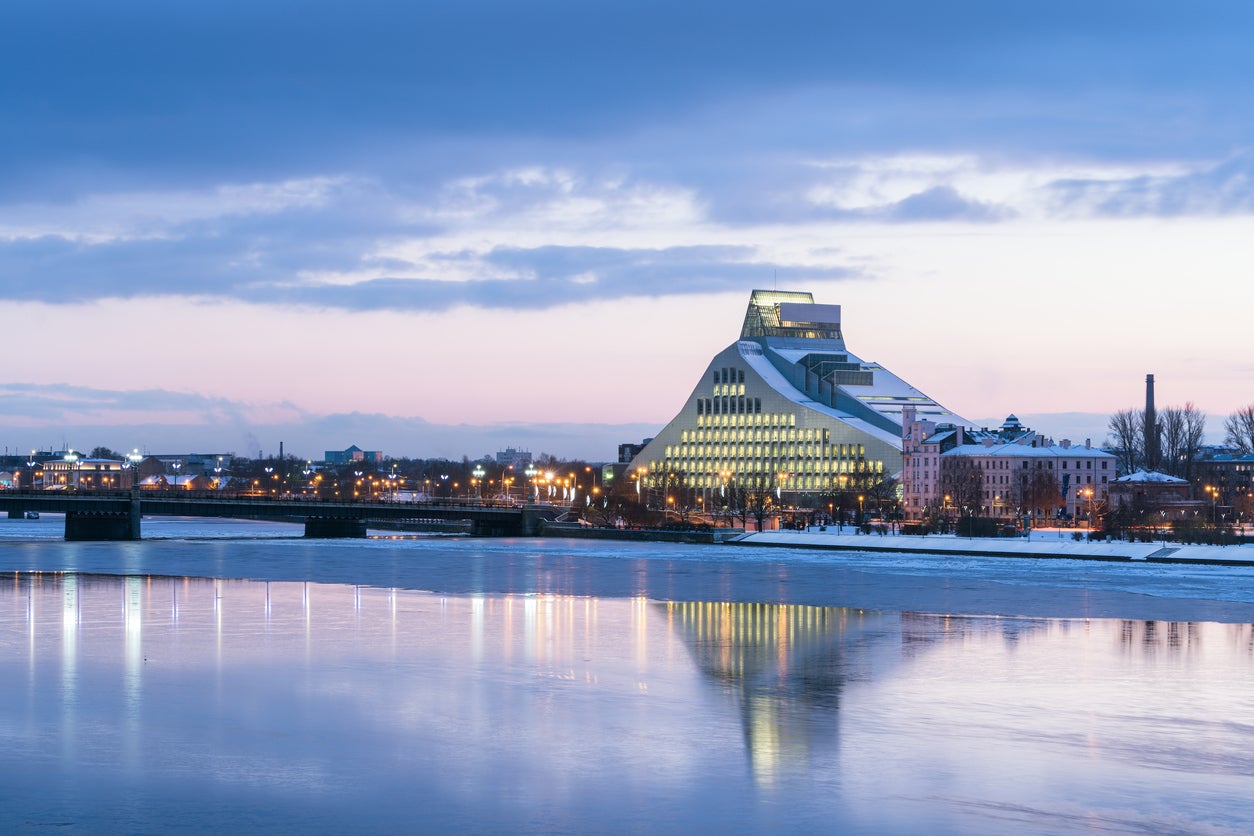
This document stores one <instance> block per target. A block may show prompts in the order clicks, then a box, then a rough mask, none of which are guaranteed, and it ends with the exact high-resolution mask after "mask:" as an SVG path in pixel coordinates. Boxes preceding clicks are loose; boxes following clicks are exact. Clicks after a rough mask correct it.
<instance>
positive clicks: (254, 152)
mask: <svg viewBox="0 0 1254 836" xmlns="http://www.w3.org/2000/svg"><path fill="white" fill-rule="evenodd" d="M1205 12H1206V13H1203V12H1202V11H1199V10H1198V9H1197V8H1179V9H1177V8H1175V7H1171V6H1165V7H1155V6H1145V5H1144V4H1131V3H1126V4H1125V3H1116V4H1108V5H1105V6H1103V7H1102V8H1098V9H1095V8H1092V7H1090V6H1088V5H1081V4H1079V3H1061V4H1053V5H1051V6H1050V7H1049V8H1047V9H1007V8H1005V7H1004V5H1002V4H992V3H973V4H968V5H966V6H964V7H963V8H961V9H954V8H938V7H935V6H933V5H930V4H923V3H917V4H906V5H899V6H894V7H892V8H870V9H867V8H857V7H848V6H845V5H842V4H816V3H803V2H786V3H783V4H772V6H771V7H770V8H769V10H768V9H766V7H759V6H757V5H755V4H726V3H720V4H718V5H715V4H707V3H695V4H688V5H686V6H685V7H684V8H682V9H675V8H669V7H665V6H662V5H651V4H639V3H633V4H612V3H610V4H598V5H597V6H596V7H595V8H593V7H586V6H583V5H579V4H568V3H560V2H557V3H551V4H546V5H542V6H538V7H530V8H526V9H524V8H521V7H517V6H514V5H512V4H506V3H495V2H482V3H465V4H457V5H456V6H455V7H449V8H443V7H441V8H436V7H427V6H424V5H421V4H419V5H411V4H401V3H387V2H373V3H372V2H367V3H364V4H356V5H354V6H353V7H352V11H351V13H350V12H349V11H348V9H347V7H343V8H341V7H339V6H338V5H337V4H330V3H322V4H319V3H315V4H299V5H298V4H288V3H269V4H266V5H265V6H264V8H261V9H257V8H252V7H250V6H248V5H246V4H234V3H227V4H224V5H220V6H216V7H214V8H213V9H208V8H195V7H185V6H179V7H173V8H151V7H148V6H144V5H140V4H134V3H123V4H121V5H120V6H114V7H110V8H108V9H102V8H97V7H96V6H94V5H92V4H87V3H76V2H70V3H67V4H60V5H58V6H57V7H55V8H52V7H42V6H39V5H30V6H28V7H24V8H22V9H19V10H17V11H15V12H13V13H12V15H11V17H12V20H11V23H12V30H11V31H13V32H15V33H17V34H18V35H19V37H16V38H13V39H12V43H11V44H10V45H9V47H8V48H7V49H6V50H4V51H3V53H0V66H3V68H4V70H5V72H4V74H3V76H4V78H5V79H6V81H5V82H0V83H4V84H5V85H6V88H7V92H8V95H7V96H6V101H7V102H10V103H11V104H10V107H9V113H8V115H7V116H6V120H5V124H4V125H3V126H0V143H3V148H4V150H5V153H4V155H2V156H0V183H3V186H0V276H3V279H0V293H2V294H3V298H4V302H5V310H6V311H8V313H9V316H8V317H7V318H6V326H7V330H8V334H7V337H8V341H9V344H10V346H12V347H13V348H11V350H10V357H11V358H12V359H11V361H10V364H9V367H8V370H7V373H6V374H5V375H4V376H3V377H2V378H0V398H3V403H4V407H3V409H2V410H0V430H2V431H3V432H2V433H0V435H2V436H3V441H0V445H4V446H6V447H11V448H12V449H13V450H14V451H19V450H22V451H24V450H27V449H31V448H38V449H49V448H52V449H57V448H59V447H62V446H73V447H76V448H79V449H90V448H91V447H93V446H96V445H104V446H111V447H114V448H115V449H130V448H132V447H140V448H146V449H149V450H171V449H216V450H231V451H235V452H238V453H239V454H240V455H249V456H251V455H255V454H257V453H258V452H264V453H267V454H269V453H275V452H277V450H278V446H279V442H280V441H283V442H285V445H286V449H287V450H288V451H290V452H292V453H294V454H296V455H302V456H305V457H309V456H311V455H314V454H320V453H321V452H322V451H323V450H326V449H334V448H337V447H338V448H343V447H346V446H348V445H349V444H354V443H355V444H358V445H360V446H362V447H366V448H369V449H380V450H383V451H384V452H385V453H387V454H389V455H395V456H437V455H444V456H449V457H457V458H460V457H461V456H462V455H468V456H471V457H476V456H479V455H482V454H484V453H488V452H491V451H495V450H498V449H504V448H505V447H507V446H514V447H523V448H528V449H530V450H531V451H532V452H533V453H536V454H539V453H541V452H551V453H554V454H557V455H568V456H572V457H576V456H577V457H580V458H587V459H594V460H603V459H612V458H613V457H614V452H615V448H616V445H617V443H619V442H624V441H639V440H640V439H641V438H643V437H645V436H649V435H653V434H654V433H655V432H656V431H657V430H659V429H660V428H661V427H662V426H663V425H664V424H665V422H666V421H667V420H668V419H669V417H670V416H671V415H673V413H674V411H675V409H676V408H677V407H678V406H679V405H680V404H681V403H682V402H683V400H684V398H685V396H686V395H687V393H688V392H689V391H690V390H691V389H692V386H693V384H694V383H695V382H696V380H697V377H698V376H699V375H700V373H701V371H702V369H703V368H704V365H705V363H706V361H707V360H708V358H709V357H710V356H712V355H713V354H715V353H716V352H717V351H719V350H720V349H722V348H723V347H724V346H726V345H727V343H728V342H729V341H730V340H731V339H733V338H734V336H735V329H736V328H737V325H738V323H739V320H740V317H741V315H742V314H743V305H744V299H745V297H746V295H747V294H748V292H749V291H750V290H752V289H755V288H764V289H772V288H778V289H781V290H784V289H788V290H804V291H811V292H813V293H814V296H815V300H816V301H817V302H820V303H826V304H838V305H841V306H842V309H843V311H844V320H845V329H846V333H847V334H848V335H849V337H850V339H851V340H852V341H855V342H856V344H857V345H858V346H859V350H860V353H861V354H862V355H863V356H864V357H865V359H867V360H869V361H873V362H880V363H883V364H885V365H886V366H888V367H890V368H893V369H894V370H895V371H897V372H898V373H900V374H901V375H902V376H903V377H905V378H906V379H909V380H911V381H912V382H915V383H916V384H917V385H918V386H919V387H920V388H921V389H922V390H923V391H924V392H926V394H927V395H929V396H930V397H932V398H935V399H936V400H938V401H940V402H941V403H944V404H945V405H946V406H948V407H950V408H952V409H953V410H954V411H955V412H957V413H958V414H960V415H965V416H969V417H971V418H972V419H973V420H975V421H977V422H981V423H982V422H987V423H988V424H989V425H992V426H995V425H997V424H999V423H1000V421H1001V420H1002V418H1004V417H1005V416H1006V415H1007V414H1008V413H1012V412H1013V413H1015V414H1016V415H1018V416H1019V417H1020V418H1021V419H1022V420H1023V421H1024V423H1026V424H1029V425H1031V426H1033V427H1034V428H1036V429H1038V430H1039V431H1041V432H1042V433H1045V434H1048V435H1052V436H1056V437H1059V438H1062V437H1070V438H1072V439H1074V440H1081V441H1082V440H1083V439H1084V438H1086V437H1087V438H1092V440H1093V442H1094V443H1095V444H1100V443H1101V442H1102V441H1103V440H1104V438H1105V436H1106V416H1108V415H1109V414H1110V413H1112V412H1114V411H1116V410H1119V409H1125V408H1136V407H1139V406H1140V404H1141V403H1142V402H1143V391H1144V390H1143V385H1144V378H1145V374H1147V373H1154V374H1155V377H1156V380H1157V381H1158V382H1159V390H1158V403H1159V405H1160V406H1171V405H1178V404H1183V403H1184V402H1186V401H1191V402H1193V403H1195V404H1196V405H1197V406H1198V408H1199V409H1201V410H1202V411H1204V412H1206V413H1207V414H1208V423H1207V439H1208V441H1212V442H1217V441H1220V440H1221V439H1222V423H1223V419H1224V418H1225V417H1226V416H1227V414H1228V413H1230V412H1232V411H1234V410H1236V409H1238V408H1240V407H1242V406H1244V405H1245V404H1247V403H1249V402H1251V401H1252V400H1254V395H1251V394H1249V392H1248V390H1247V389H1244V388H1243V387H1242V386H1241V385H1240V384H1241V383H1242V382H1243V381H1247V380H1249V379H1250V372H1251V360H1250V359H1249V355H1248V352H1247V351H1244V350H1243V349H1244V348H1245V346H1244V344H1243V340H1242V339H1241V337H1240V329H1239V328H1235V327H1231V326H1229V325H1227V324H1226V320H1225V319H1224V318H1223V315H1224V314H1225V313H1226V312H1228V311H1232V310H1240V309H1242V308H1243V307H1246V306H1248V305H1249V303H1250V302H1252V301H1254V290H1252V289H1251V288H1250V285H1249V282H1248V281H1247V280H1246V277H1245V276H1244V271H1243V269H1242V268H1243V267H1244V264H1245V263H1246V262H1247V261H1248V257H1249V255H1250V244H1249V243H1248V241H1247V236H1246V235H1245V233H1246V229H1247V227H1248V226H1249V221H1250V215H1251V213H1252V212H1254V194H1251V192H1250V189H1249V186H1248V183H1249V179H1250V175H1251V169H1252V168H1254V155H1252V152H1251V138H1252V137H1254V131H1252V130H1251V129H1252V128H1254V125H1252V124H1251V120H1252V119H1254V116H1252V115H1251V114H1252V113H1254V110H1252V109H1251V108H1249V107H1244V106H1243V105H1242V103H1243V102H1245V101H1246V100H1247V99H1248V97H1249V95H1250V94H1249V92H1248V90H1247V89H1246V86H1245V85H1244V84H1243V79H1245V78H1246V77H1248V73H1249V70H1250V69H1251V66H1250V64H1251V63H1254V56H1250V55H1249V54H1248V49H1247V48H1246V44H1247V43H1248V40H1249V34H1250V32H1251V30H1252V29H1254V27H1252V26H1251V23H1252V22H1254V20H1252V17H1254V10H1250V9H1248V8H1246V7H1245V6H1243V5H1241V4H1235V3H1230V4H1227V3H1216V4H1207V5H1206V7H1205ZM15 360H16V361H17V362H14V361H15Z"/></svg>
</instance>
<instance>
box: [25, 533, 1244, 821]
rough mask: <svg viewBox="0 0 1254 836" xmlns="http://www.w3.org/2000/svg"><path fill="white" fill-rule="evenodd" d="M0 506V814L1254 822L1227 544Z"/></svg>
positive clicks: (1236, 602) (1238, 606)
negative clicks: (366, 520)
mask: <svg viewBox="0 0 1254 836" xmlns="http://www.w3.org/2000/svg"><path fill="white" fill-rule="evenodd" d="M4 522H7V523H8V524H7V525H0V569H2V570H4V571H5V572H6V573H7V574H6V577H7V578H8V579H7V580H6V582H5V586H4V588H3V590H0V674H2V675H3V677H4V682H5V683H6V686H5V688H4V689H3V692H2V697H0V699H2V701H3V706H2V710H0V724H2V725H0V744H2V745H0V768H2V769H3V773H4V774H5V775H6V780H5V782H4V789H3V793H4V799H3V800H4V803H3V804H2V805H0V829H3V830H4V831H5V832H23V831H25V832H46V831H47V829H48V828H49V827H55V828H56V829H57V832H83V833H99V832H118V833H156V832H168V831H170V830H181V831H188V832H207V831H214V832H222V831H239V830H245V831H250V830H267V831H272V832H343V831H349V830H351V831H355V832H389V833H394V832H398V831H401V832H415V831H419V832H422V831H434V830H439V831H448V830H458V831H474V832H507V831H508V832H518V831H523V832H546V833H553V832H558V833H562V832H570V833H575V832H578V833H585V832H590V831H595V832H611V833H618V832H628V833H635V832H680V831H684V832H688V831H693V830H714V829H718V830H723V831H728V832H735V833H758V832H781V831H782V832H798V833H800V832H814V831H816V830H820V831H824V832H848V833H917V832H920V831H924V830H926V831H928V832H931V833H1005V832H1008V831H1011V830H1013V831H1016V832H1049V833H1070V832H1102V833H1141V832H1153V833H1161V832H1208V833H1225V832H1231V833H1245V832H1251V831H1254V811H1252V810H1251V805H1250V804H1249V802H1248V799H1249V798H1250V797H1251V796H1254V777H1251V776H1254V755H1251V754H1250V753H1251V752H1254V688H1251V686H1252V685H1254V628H1251V626H1250V624H1251V623H1252V622H1254V584H1251V583H1250V581H1251V579H1252V576H1254V570H1249V569H1242V568H1233V567H1175V566H1168V567H1163V566H1144V565H1140V566H1134V565H1129V564H1093V563H1089V562H1079V561H1077V562H1071V561H1056V560H1055V561H1036V560H997V559H988V558H985V559H953V558H945V559H943V560H941V559H929V558H927V557H926V556H917V555H916V556H907V555H860V554H847V553H815V552H804V551H794V550H781V549H753V548H739V547H730V546H691V545H666V544H648V545H645V544H636V543H626V544H620V543H598V542H588V541H566V540H470V539H463V538H439V537H430V538H414V537H408V538H397V539H393V538H389V537H386V536H377V537H375V538H372V539H369V540H365V541H352V542H336V541H306V540H303V539H301V538H300V537H299V536H298V535H299V533H300V529H299V527H293V526H284V525H281V524H273V523H247V522H206V521H201V520H145V521H144V526H145V535H146V537H147V538H148V539H146V540H144V541H142V542H137V543H65V542H62V541H60V540H59V539H58V538H59V535H60V531H59V529H58V526H59V524H60V523H59V521H58V520H57V519H56V518H55V517H51V518H45V519H41V520H33V521H20V520H13V521H4Z"/></svg>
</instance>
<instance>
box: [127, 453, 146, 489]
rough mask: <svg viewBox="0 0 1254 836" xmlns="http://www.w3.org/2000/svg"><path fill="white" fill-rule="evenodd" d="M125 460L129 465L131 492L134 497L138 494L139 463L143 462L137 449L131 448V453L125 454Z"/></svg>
mask: <svg viewBox="0 0 1254 836" xmlns="http://www.w3.org/2000/svg"><path fill="white" fill-rule="evenodd" d="M126 460H127V461H128V462H130V463H131V490H133V491H134V492H135V493H136V495H138V494H139V463H140V462H141V461H143V460H144V457H143V456H142V455H140V452H139V448H137V447H136V448H132V449H131V452H129V453H127V454H126Z"/></svg>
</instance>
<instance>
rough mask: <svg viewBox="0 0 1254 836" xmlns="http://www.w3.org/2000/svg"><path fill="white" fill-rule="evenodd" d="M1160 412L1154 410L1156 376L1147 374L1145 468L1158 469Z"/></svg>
mask: <svg viewBox="0 0 1254 836" xmlns="http://www.w3.org/2000/svg"><path fill="white" fill-rule="evenodd" d="M1158 457H1159V454H1158V414H1157V413H1156V412H1155V411H1154V376H1153V375H1152V374H1147V375H1146V376H1145V469H1146V470H1151V471H1152V470H1158Z"/></svg>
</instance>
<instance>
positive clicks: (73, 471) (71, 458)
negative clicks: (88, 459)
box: [65, 450, 78, 491]
mask: <svg viewBox="0 0 1254 836" xmlns="http://www.w3.org/2000/svg"><path fill="white" fill-rule="evenodd" d="M65 461H66V464H68V465H69V471H70V487H71V488H72V489H73V490H75V491H77V490H78V453H75V452H74V451H73V450H71V451H70V452H68V453H66V454H65Z"/></svg>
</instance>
